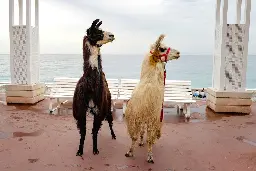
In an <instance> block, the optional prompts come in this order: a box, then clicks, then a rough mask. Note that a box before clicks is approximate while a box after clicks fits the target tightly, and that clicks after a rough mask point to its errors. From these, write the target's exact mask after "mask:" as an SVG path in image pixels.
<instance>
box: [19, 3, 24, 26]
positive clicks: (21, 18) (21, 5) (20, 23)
mask: <svg viewBox="0 0 256 171" xmlns="http://www.w3.org/2000/svg"><path fill="white" fill-rule="evenodd" d="M19 25H23V0H19Z"/></svg>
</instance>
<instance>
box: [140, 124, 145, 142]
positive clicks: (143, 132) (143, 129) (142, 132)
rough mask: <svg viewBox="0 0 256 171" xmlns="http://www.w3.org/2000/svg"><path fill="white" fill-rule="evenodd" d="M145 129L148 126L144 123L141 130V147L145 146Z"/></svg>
mask: <svg viewBox="0 0 256 171" xmlns="http://www.w3.org/2000/svg"><path fill="white" fill-rule="evenodd" d="M145 129H146V126H145V125H144V126H142V128H141V131H140V142H139V146H140V147H142V146H144V143H143V138H144V134H145Z"/></svg>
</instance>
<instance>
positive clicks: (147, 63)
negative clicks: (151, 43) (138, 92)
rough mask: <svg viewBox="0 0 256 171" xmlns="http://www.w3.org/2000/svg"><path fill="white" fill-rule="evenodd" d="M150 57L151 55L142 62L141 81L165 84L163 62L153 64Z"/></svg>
mask: <svg viewBox="0 0 256 171" xmlns="http://www.w3.org/2000/svg"><path fill="white" fill-rule="evenodd" d="M150 57H151V56H150V54H149V55H147V56H146V57H145V59H144V60H143V62H142V67H141V75H140V79H141V80H143V79H147V80H152V81H158V82H163V80H164V64H163V63H161V62H156V63H155V64H152V61H151V60H150Z"/></svg>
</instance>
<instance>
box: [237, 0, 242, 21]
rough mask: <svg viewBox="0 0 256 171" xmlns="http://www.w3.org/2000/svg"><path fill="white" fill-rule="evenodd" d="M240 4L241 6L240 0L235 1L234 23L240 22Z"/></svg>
mask: <svg viewBox="0 0 256 171" xmlns="http://www.w3.org/2000/svg"><path fill="white" fill-rule="evenodd" d="M241 6H242V0H237V1H236V23H237V24H240V22H241Z"/></svg>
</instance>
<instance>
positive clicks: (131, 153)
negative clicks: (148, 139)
mask: <svg viewBox="0 0 256 171" xmlns="http://www.w3.org/2000/svg"><path fill="white" fill-rule="evenodd" d="M136 141H137V138H134V137H133V138H132V145H131V147H130V149H129V151H128V152H127V153H125V157H133V153H134V148H135V145H136Z"/></svg>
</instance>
